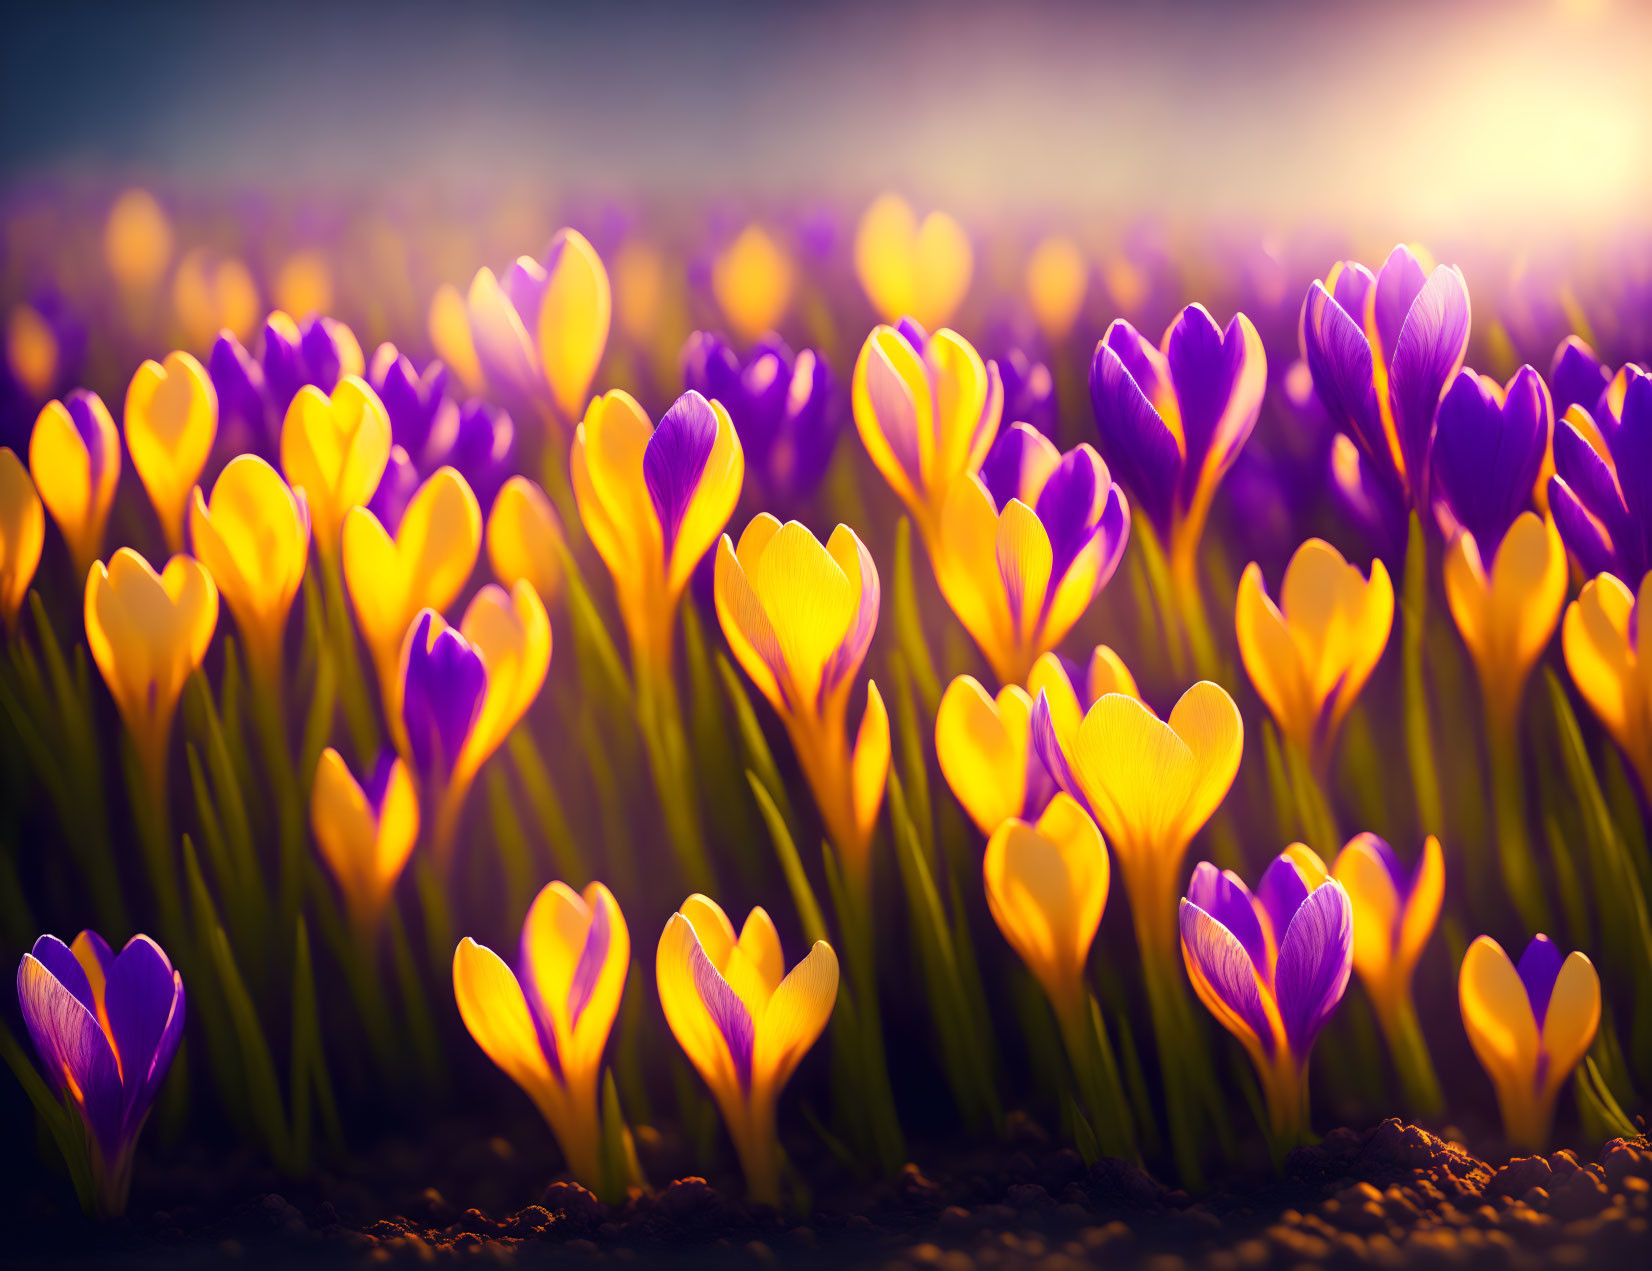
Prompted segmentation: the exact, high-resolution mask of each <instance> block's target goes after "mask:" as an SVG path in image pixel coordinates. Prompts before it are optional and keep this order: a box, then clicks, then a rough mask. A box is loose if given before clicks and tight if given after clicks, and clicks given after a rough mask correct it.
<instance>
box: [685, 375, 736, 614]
mask: <svg viewBox="0 0 1652 1271" xmlns="http://www.w3.org/2000/svg"><path fill="white" fill-rule="evenodd" d="M711 409H712V413H713V414H714V415H716V417H717V437H716V440H714V441H713V442H712V445H711V453H710V454H709V455H708V456H706V462H705V467H704V468H703V469H702V470H701V473H700V481H699V484H698V485H697V486H696V487H695V489H694V494H693V497H692V498H690V499H689V502H688V506H687V507H686V508H685V509H684V510H683V517H682V521H681V523H680V524H679V525H678V527H677V536H676V538H675V539H674V540H673V541H672V545H671V559H670V561H669V563H668V568H667V571H666V586H667V588H668V589H669V593H670V596H671V598H672V603H673V604H674V603H675V600H676V598H677V597H678V596H679V595H681V593H682V590H683V588H684V587H686V586H687V585H688V580H689V577H690V576H691V575H692V574H693V573H694V570H695V568H696V566H698V565H699V563H700V561H701V559H702V558H704V556H705V554H706V553H707V552H708V551H710V550H711V546H712V544H713V543H715V542H716V541H717V536H718V535H719V534H721V533H722V532H723V526H725V525H727V524H728V519H729V517H730V516H732V515H733V514H734V505H735V504H736V503H738V502H739V501H740V488H741V486H742V484H743V483H744V482H745V476H746V455H745V451H744V450H743V449H742V448H741V446H740V435H739V434H738V433H737V432H735V430H734V424H733V421H731V420H730V419H729V415H728V411H726V410H724V409H723V405H722V403H721V402H712V403H711Z"/></svg>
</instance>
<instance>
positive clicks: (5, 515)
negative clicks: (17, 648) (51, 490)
mask: <svg viewBox="0 0 1652 1271" xmlns="http://www.w3.org/2000/svg"><path fill="white" fill-rule="evenodd" d="M45 543H46V514H45V512H44V511H43V510H42V508H41V506H40V496H39V495H38V494H36V493H35V491H34V482H33V481H31V480H29V474H28V470H27V469H25V468H24V467H23V463H22V461H21V460H20V459H18V457H17V455H16V454H15V453H14V452H13V451H12V450H11V449H10V448H8V447H0V625H4V626H5V628H6V631H7V633H8V634H9V633H10V632H11V631H12V630H13V629H15V627H16V625H17V611H18V609H19V608H21V607H22V604H23V597H24V596H26V595H28V593H29V584H30V583H31V582H33V581H34V571H35V570H36V569H38V568H39V567H40V552H41V549H42V548H43V547H44V546H45Z"/></svg>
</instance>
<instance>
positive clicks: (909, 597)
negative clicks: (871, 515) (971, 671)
mask: <svg viewBox="0 0 1652 1271" xmlns="http://www.w3.org/2000/svg"><path fill="white" fill-rule="evenodd" d="M894 592H895V595H894V606H893V607H894V615H895V639H896V641H897V642H898V644H899V647H900V649H901V650H902V652H903V653H904V654H905V655H906V660H907V663H908V665H909V666H910V668H911V671H912V679H913V682H914V683H915V684H916V685H917V688H918V696H919V698H920V699H921V700H922V701H923V704H924V710H925V712H926V713H927V714H929V715H931V716H933V715H934V714H935V712H936V710H937V709H939V707H940V704H941V682H940V679H939V678H938V677H937V676H936V674H935V659H934V655H933V654H931V653H930V651H929V641H928V639H927V638H926V637H925V636H924V629H923V619H922V618H921V617H920V616H919V613H918V593H917V589H916V587H915V586H914V583H913V577H912V522H911V520H910V519H909V518H907V517H905V516H903V517H901V519H900V521H899V522H898V523H897V524H896V526H895V587H894Z"/></svg>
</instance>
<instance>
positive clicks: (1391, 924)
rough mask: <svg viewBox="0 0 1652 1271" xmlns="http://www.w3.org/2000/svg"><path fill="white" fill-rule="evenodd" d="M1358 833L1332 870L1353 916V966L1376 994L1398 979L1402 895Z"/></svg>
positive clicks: (1371, 849) (1344, 848)
mask: <svg viewBox="0 0 1652 1271" xmlns="http://www.w3.org/2000/svg"><path fill="white" fill-rule="evenodd" d="M1366 837H1367V836H1366V835H1363V834H1361V835H1356V836H1355V837H1354V838H1352V839H1350V840H1349V841H1348V843H1347V845H1346V846H1344V847H1343V849H1342V851H1341V852H1340V853H1338V854H1337V859H1336V865H1335V867H1334V869H1333V873H1334V874H1335V876H1336V880H1337V881H1338V882H1339V883H1341V884H1342V887H1343V890H1344V891H1346V892H1347V893H1348V903H1349V906H1350V907H1351V909H1352V911H1353V915H1354V969H1355V970H1356V971H1358V972H1359V974H1360V978H1361V979H1362V980H1364V981H1365V982H1366V984H1367V986H1368V987H1372V991H1373V993H1374V994H1380V991H1381V990H1385V989H1386V986H1388V985H1390V984H1391V983H1392V981H1393V980H1394V978H1395V975H1396V968H1395V963H1396V962H1397V961H1398V960H1399V959H1398V957H1397V955H1396V948H1395V945H1396V937H1397V934H1398V926H1399V917H1400V897H1399V894H1398V893H1397V892H1396V891H1395V890H1394V882H1393V879H1392V878H1390V877H1389V874H1388V868H1387V866H1386V865H1384V864H1383V861H1382V858H1381V857H1380V856H1378V855H1377V853H1376V851H1375V850H1374V849H1373V848H1372V847H1371V846H1369V845H1368V844H1367V843H1366V842H1365V839H1366Z"/></svg>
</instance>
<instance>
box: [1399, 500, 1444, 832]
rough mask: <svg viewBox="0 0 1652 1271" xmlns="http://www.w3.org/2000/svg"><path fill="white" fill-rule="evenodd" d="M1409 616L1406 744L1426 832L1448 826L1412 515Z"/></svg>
mask: <svg viewBox="0 0 1652 1271" xmlns="http://www.w3.org/2000/svg"><path fill="white" fill-rule="evenodd" d="M1401 609H1402V611H1403V614H1404V618H1405V632H1404V644H1403V649H1402V653H1403V670H1404V678H1405V748H1406V753H1407V755H1408V756H1409V758H1410V760H1411V784H1412V787H1413V789H1415V790H1416V792H1417V820H1418V821H1419V822H1420V826H1419V828H1420V829H1421V831H1422V833H1423V834H1439V833H1441V832H1442V831H1443V830H1444V829H1445V826H1444V819H1445V817H1444V813H1443V811H1442V805H1441V800H1440V776H1439V769H1438V768H1437V767H1436V766H1435V764H1434V735H1433V730H1432V726H1431V725H1430V723H1429V709H1428V681H1427V678H1426V670H1425V666H1424V658H1423V642H1424V637H1425V636H1426V635H1427V630H1428V544H1427V540H1426V539H1425V538H1424V537H1423V523H1422V521H1421V520H1420V519H1419V518H1418V516H1417V514H1416V513H1415V512H1413V513H1412V514H1411V530H1410V534H1409V537H1408V538H1407V541H1406V548H1405V590H1404V595H1403V598H1402V600H1401Z"/></svg>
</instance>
